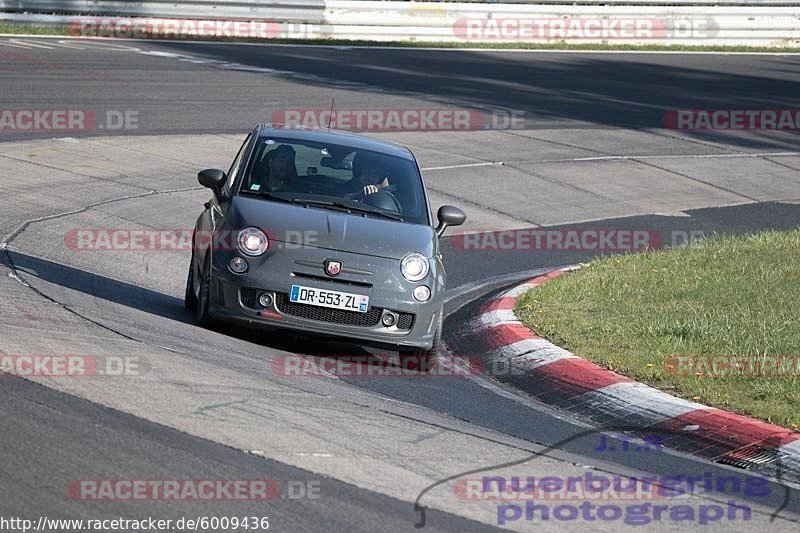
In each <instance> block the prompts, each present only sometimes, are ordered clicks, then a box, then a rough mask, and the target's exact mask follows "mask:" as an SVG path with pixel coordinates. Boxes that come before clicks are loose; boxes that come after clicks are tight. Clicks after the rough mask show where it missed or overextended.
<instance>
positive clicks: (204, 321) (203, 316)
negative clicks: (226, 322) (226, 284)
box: [195, 254, 214, 328]
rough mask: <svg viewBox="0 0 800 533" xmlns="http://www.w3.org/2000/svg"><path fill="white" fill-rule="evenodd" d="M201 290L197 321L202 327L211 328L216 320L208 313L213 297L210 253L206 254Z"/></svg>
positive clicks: (198, 299)
mask: <svg viewBox="0 0 800 533" xmlns="http://www.w3.org/2000/svg"><path fill="white" fill-rule="evenodd" d="M199 292H200V294H199V295H198V297H197V309H196V310H195V318H196V319H197V323H198V324H200V325H201V326H202V327H204V328H210V327H212V326H213V325H214V320H213V319H212V318H211V315H209V314H208V307H209V300H210V299H211V261H210V256H209V255H208V254H206V260H205V261H204V262H203V272H202V274H201V276H200V291H199Z"/></svg>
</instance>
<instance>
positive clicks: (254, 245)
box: [239, 228, 269, 256]
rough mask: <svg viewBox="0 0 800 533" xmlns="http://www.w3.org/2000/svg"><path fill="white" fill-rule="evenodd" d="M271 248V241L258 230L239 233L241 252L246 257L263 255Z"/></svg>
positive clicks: (251, 229) (246, 230) (248, 229)
mask: <svg viewBox="0 0 800 533" xmlns="http://www.w3.org/2000/svg"><path fill="white" fill-rule="evenodd" d="M267 248H269V239H267V236H266V235H264V232H263V231H261V230H260V229H258V228H244V229H243V230H241V231H240V232H239V250H241V251H242V253H243V254H245V255H251V256H256V255H261V254H263V253H264V252H266V251H267Z"/></svg>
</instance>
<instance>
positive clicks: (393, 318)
mask: <svg viewBox="0 0 800 533" xmlns="http://www.w3.org/2000/svg"><path fill="white" fill-rule="evenodd" d="M381 323H382V324H383V325H384V326H386V327H387V328H390V327H392V326H394V325H395V324H396V323H397V315H396V314H394V313H386V314H384V315H383V317H381Z"/></svg>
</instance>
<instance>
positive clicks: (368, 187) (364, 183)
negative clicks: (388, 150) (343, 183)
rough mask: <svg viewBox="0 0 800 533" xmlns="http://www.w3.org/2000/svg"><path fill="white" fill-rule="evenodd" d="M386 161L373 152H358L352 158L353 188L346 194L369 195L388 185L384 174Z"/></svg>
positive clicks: (387, 179)
mask: <svg viewBox="0 0 800 533" xmlns="http://www.w3.org/2000/svg"><path fill="white" fill-rule="evenodd" d="M386 173H387V168H386V161H385V160H384V159H383V158H382V157H380V156H378V155H375V154H370V153H366V152H359V153H357V154H356V156H355V157H354V158H353V181H352V182H351V183H352V185H351V188H353V189H355V190H353V191H352V192H350V194H349V195H348V196H369V195H370V194H375V193H376V192H378V191H379V190H381V189H385V188H387V187H389V178H388V177H387V176H386Z"/></svg>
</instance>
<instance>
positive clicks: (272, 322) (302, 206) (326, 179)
mask: <svg viewBox="0 0 800 533" xmlns="http://www.w3.org/2000/svg"><path fill="white" fill-rule="evenodd" d="M198 179H199V181H200V183H201V184H202V185H203V186H205V187H208V188H210V189H211V190H212V191H213V193H214V194H213V197H212V198H211V199H210V200H209V201H208V202H206V204H205V209H204V211H203V213H202V214H201V215H200V217H199V218H198V219H197V223H196V225H195V229H194V236H193V239H194V242H193V247H192V249H193V251H192V259H191V264H190V266H189V274H188V279H187V283H186V297H185V303H186V307H187V308H189V309H190V310H193V311H195V313H196V316H197V320H198V322H199V323H200V324H201V325H203V326H209V325H211V324H212V323H213V322H214V321H221V322H229V323H238V324H241V325H245V326H249V327H256V328H281V329H286V330H295V331H298V332H304V333H311V334H321V335H331V336H335V337H339V338H342V339H344V340H347V341H352V342H355V343H358V344H361V345H372V346H376V347H381V348H388V349H393V350H397V351H399V352H400V354H401V357H406V358H407V359H413V360H416V361H420V362H421V363H422V364H429V362H430V358H431V357H432V356H433V355H435V353H436V351H437V348H438V345H439V340H440V338H441V330H442V311H443V309H442V307H443V298H444V291H445V271H444V267H443V265H442V256H441V254H440V252H439V237H441V235H442V233H443V232H444V230H445V228H447V227H448V226H457V225H460V224H463V222H464V220H465V218H466V215H465V214H464V213H463V212H462V211H461V210H460V209H458V208H455V207H452V206H442V207H441V208H440V209H439V211H438V222H437V224H436V225H434V223H433V221H432V219H433V217H432V215H431V209H430V204H429V202H428V197H427V193H426V191H425V186H424V184H423V180H422V176H421V173H420V169H419V165H418V164H417V161H416V159H415V158H414V155H413V154H412V153H411V151H410V150H409V149H408V148H406V147H403V146H399V145H396V144H392V143H388V142H383V141H378V140H375V139H370V138H367V137H364V136H360V135H355V134H351V133H344V132H338V131H330V130H329V131H319V130H299V129H282V128H273V127H269V126H265V125H259V126H257V127H255V129H253V131H252V132H251V133H250V134H249V135H248V136H247V138H246V139H245V141H244V143H243V144H242V146H241V148H240V149H239V153H238V154H237V155H236V158H235V159H234V161H233V164H232V165H231V167H230V169H229V171H228V172H227V173H225V172H223V171H222V170H216V169H209V170H204V171H202V172H200V174H199V175H198Z"/></svg>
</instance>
